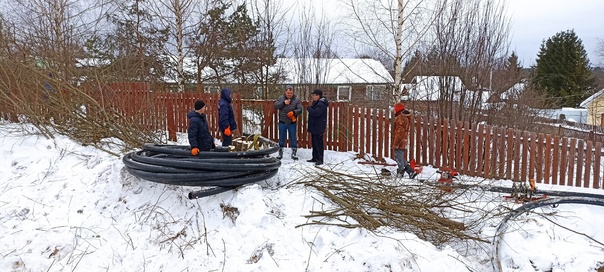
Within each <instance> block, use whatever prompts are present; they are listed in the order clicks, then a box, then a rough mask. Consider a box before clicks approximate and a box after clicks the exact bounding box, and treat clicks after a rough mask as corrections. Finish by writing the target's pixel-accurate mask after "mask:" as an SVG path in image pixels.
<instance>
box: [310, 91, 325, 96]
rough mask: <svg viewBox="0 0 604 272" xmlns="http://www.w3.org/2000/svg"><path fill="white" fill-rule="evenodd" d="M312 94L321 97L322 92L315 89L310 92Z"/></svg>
mask: <svg viewBox="0 0 604 272" xmlns="http://www.w3.org/2000/svg"><path fill="white" fill-rule="evenodd" d="M312 94H316V95H318V96H323V91H321V90H319V89H317V90H314V91H312Z"/></svg>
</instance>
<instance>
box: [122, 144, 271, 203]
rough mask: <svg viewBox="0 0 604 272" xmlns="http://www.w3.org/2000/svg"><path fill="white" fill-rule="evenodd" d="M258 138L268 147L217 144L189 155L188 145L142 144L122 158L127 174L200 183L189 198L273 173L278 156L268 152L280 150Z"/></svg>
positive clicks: (192, 183) (193, 183)
mask: <svg viewBox="0 0 604 272" xmlns="http://www.w3.org/2000/svg"><path fill="white" fill-rule="evenodd" d="M257 140H258V141H260V142H262V143H263V144H266V145H267V146H268V148H264V149H259V150H248V151H234V152H233V151H229V150H228V149H226V148H221V147H219V148H216V149H214V150H211V151H201V152H199V154H198V155H197V156H192V155H191V149H190V147H189V146H187V145H156V144H144V145H143V150H141V151H135V152H131V153H128V154H126V155H125V156H124V157H123V158H122V161H123V162H124V165H125V166H126V170H127V171H128V172H129V173H130V174H132V175H133V176H136V177H138V178H141V179H145V180H148V181H152V182H158V183H164V184H170V185H181V186H199V187H202V188H203V189H202V190H199V191H195V192H190V193H189V195H188V197H189V199H196V198H200V197H205V196H210V195H214V194H218V193H222V192H226V191H229V190H233V189H235V188H237V187H239V186H242V185H244V184H248V183H254V182H258V181H262V180H266V179H269V178H272V177H273V176H275V175H276V174H277V172H278V171H279V167H280V166H281V160H279V159H277V158H274V157H269V155H270V154H271V153H275V152H277V151H279V145H278V144H277V143H275V142H273V141H271V140H269V139H267V138H265V137H262V136H258V137H257Z"/></svg>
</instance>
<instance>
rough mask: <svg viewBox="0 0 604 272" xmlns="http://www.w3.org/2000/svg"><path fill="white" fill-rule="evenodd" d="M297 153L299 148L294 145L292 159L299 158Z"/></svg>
mask: <svg viewBox="0 0 604 272" xmlns="http://www.w3.org/2000/svg"><path fill="white" fill-rule="evenodd" d="M296 153H298V148H296V147H292V160H298V156H297V155H296Z"/></svg>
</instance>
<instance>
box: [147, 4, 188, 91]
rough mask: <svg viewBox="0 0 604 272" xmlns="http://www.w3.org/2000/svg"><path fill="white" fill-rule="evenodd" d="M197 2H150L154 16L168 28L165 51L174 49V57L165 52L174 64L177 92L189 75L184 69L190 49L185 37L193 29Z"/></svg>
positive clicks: (180, 89) (169, 61) (169, 60)
mask: <svg viewBox="0 0 604 272" xmlns="http://www.w3.org/2000/svg"><path fill="white" fill-rule="evenodd" d="M198 4H199V1H197V0H160V1H155V2H153V3H152V7H153V8H152V9H153V11H154V13H155V17H156V18H158V20H159V23H160V24H161V25H162V26H163V28H166V29H169V34H170V37H169V39H168V40H167V44H168V45H169V46H170V47H171V48H167V49H166V51H167V52H174V51H176V52H175V53H176V57H175V59H174V57H173V56H172V54H167V55H166V57H167V59H168V63H175V64H176V82H177V86H178V91H179V92H182V91H184V90H185V80H186V79H187V78H189V77H190V76H189V75H187V74H186V73H185V70H184V65H185V57H186V56H188V55H189V51H190V48H188V47H187V46H186V41H185V37H187V36H189V35H191V34H192V33H193V31H194V29H193V28H194V27H195V25H194V24H193V22H192V18H193V16H194V14H195V6H196V5H198ZM172 49H173V50H172ZM169 68H170V69H171V68H172V67H169Z"/></svg>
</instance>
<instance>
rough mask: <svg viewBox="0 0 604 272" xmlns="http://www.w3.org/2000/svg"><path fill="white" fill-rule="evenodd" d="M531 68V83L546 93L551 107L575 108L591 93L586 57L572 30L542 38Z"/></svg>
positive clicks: (589, 71)
mask: <svg viewBox="0 0 604 272" xmlns="http://www.w3.org/2000/svg"><path fill="white" fill-rule="evenodd" d="M533 69H534V77H533V86H534V87H535V89H536V90H539V91H542V92H544V94H546V96H547V97H548V100H549V102H550V103H548V104H549V105H550V106H552V107H575V106H577V105H578V104H579V103H580V102H581V101H582V100H584V99H585V98H586V97H587V96H588V95H589V93H590V92H591V89H592V81H593V80H592V78H591V70H590V65H589V59H588V58H587V53H586V51H585V48H584V47H583V43H582V41H581V39H579V38H578V37H577V35H576V34H575V32H574V30H568V31H563V32H559V33H556V34H555V35H554V36H552V37H550V38H549V39H547V41H544V42H543V43H542V44H541V48H540V50H539V54H538V55H537V61H536V65H535V66H534V67H533Z"/></svg>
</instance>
